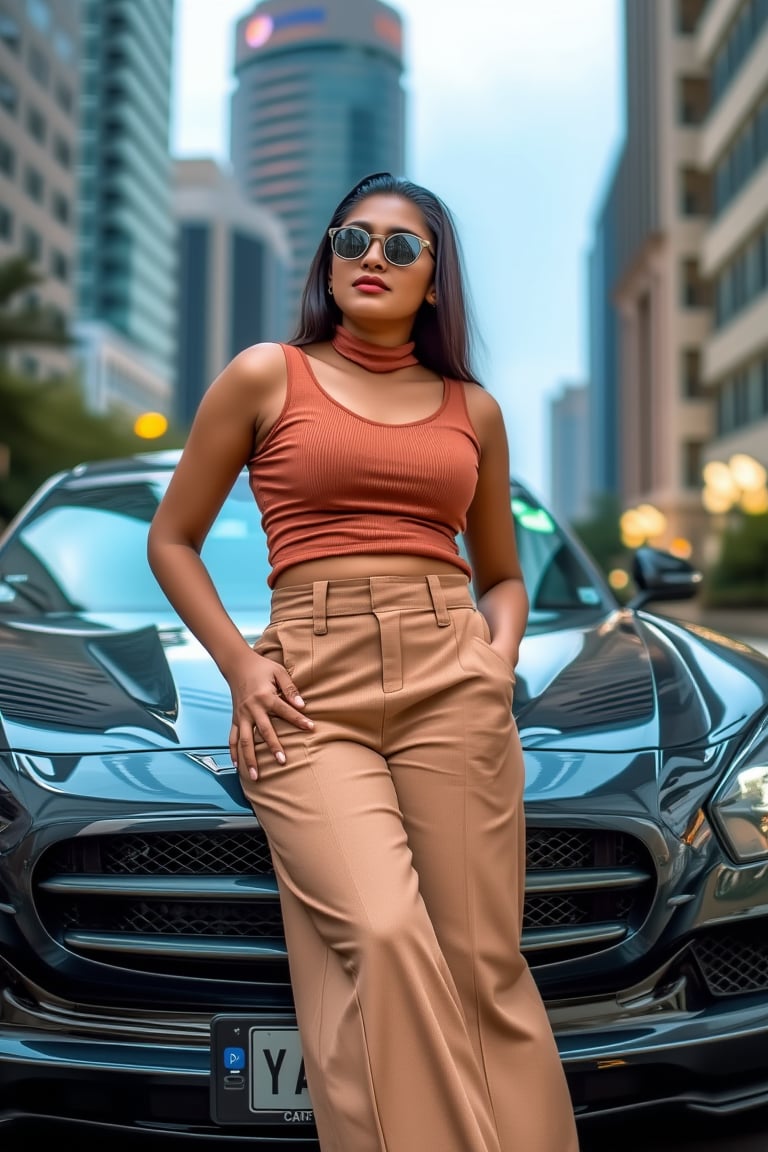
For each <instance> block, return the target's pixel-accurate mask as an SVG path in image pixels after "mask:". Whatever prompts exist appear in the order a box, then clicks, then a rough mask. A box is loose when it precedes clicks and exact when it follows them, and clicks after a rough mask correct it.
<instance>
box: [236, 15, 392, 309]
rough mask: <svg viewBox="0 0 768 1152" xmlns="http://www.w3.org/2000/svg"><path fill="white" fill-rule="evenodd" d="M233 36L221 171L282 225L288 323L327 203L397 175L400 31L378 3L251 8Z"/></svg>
mask: <svg viewBox="0 0 768 1152" xmlns="http://www.w3.org/2000/svg"><path fill="white" fill-rule="evenodd" d="M235 35H236V45H235V76H236V80H237V87H236V90H235V92H234V94H233V97H232V116H231V158H232V164H233V167H234V171H235V175H236V176H237V178H238V180H239V182H240V184H241V186H242V188H243V190H244V192H245V194H246V196H248V197H249V198H252V199H254V200H257V201H258V202H259V203H260V204H261V205H263V206H264V207H265V208H267V209H269V210H270V211H272V212H274V213H275V214H276V215H277V216H279V217H280V218H281V219H282V221H283V222H284V224H285V227H286V230H287V233H288V236H289V238H290V243H291V249H292V263H291V269H290V272H289V274H288V280H287V292H288V296H289V299H288V301H287V314H288V315H289V316H290V318H291V322H293V321H294V320H295V319H296V318H297V315H298V306H299V298H300V294H301V289H302V286H303V282H304V278H305V276H306V273H307V270H308V268H309V264H310V261H311V259H312V256H313V254H314V251H315V248H316V246H317V243H318V240H319V238H320V236H321V235H322V232H323V228H324V227H326V225H327V222H328V217H329V216H330V214H331V212H332V210H333V208H334V207H335V205H336V203H337V202H338V201H339V199H340V198H341V197H342V196H343V195H344V193H345V192H346V191H347V189H348V188H350V187H351V186H352V185H353V184H354V183H355V181H356V180H358V179H359V178H360V177H361V176H364V175H366V174H367V173H368V172H378V171H390V172H394V173H402V171H403V163H404V151H405V147H404V137H405V101H404V93H403V89H402V84H401V79H402V73H403V56H402V47H403V44H402V42H403V28H402V22H401V19H400V16H399V15H398V13H397V12H396V11H395V10H394V9H393V8H391V7H390V6H389V5H387V4H383V3H381V2H380V0H324V2H322V3H319V2H314V3H309V2H308V0H263V2H262V3H260V4H257V5H256V6H255V7H254V9H253V10H252V11H251V13H250V14H249V15H247V16H245V17H243V19H241V20H240V21H238V23H237V25H236V32H235Z"/></svg>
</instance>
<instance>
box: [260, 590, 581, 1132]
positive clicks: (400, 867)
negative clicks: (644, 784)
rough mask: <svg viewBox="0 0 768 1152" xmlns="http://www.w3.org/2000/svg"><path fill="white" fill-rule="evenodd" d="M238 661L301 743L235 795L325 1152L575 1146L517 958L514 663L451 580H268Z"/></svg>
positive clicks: (520, 819)
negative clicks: (251, 665)
mask: <svg viewBox="0 0 768 1152" xmlns="http://www.w3.org/2000/svg"><path fill="white" fill-rule="evenodd" d="M256 650H257V651H258V652H259V653H260V654H262V655H263V656H267V657H269V658H271V659H274V660H276V661H278V662H279V663H282V664H283V665H284V666H285V667H286V668H287V669H288V671H289V672H290V674H291V676H292V677H293V680H294V682H295V684H296V686H297V688H298V690H299V692H300V693H301V695H302V696H303V697H304V699H305V701H306V714H307V715H308V716H309V717H311V719H312V720H313V721H314V725H315V727H314V730H312V731H306V730H299V729H297V728H295V727H293V726H292V725H289V724H287V723H286V722H284V721H280V720H278V721H277V724H276V727H277V730H278V732H279V735H280V740H281V743H282V745H283V748H284V750H285V753H286V757H287V760H286V763H285V765H280V764H278V763H277V762H276V761H275V760H274V758H273V757H272V756H271V754H270V753H269V752H268V750H267V749H266V747H264V746H261V749H260V752H261V754H260V755H259V778H258V780H257V781H245V782H244V788H245V791H246V795H247V798H248V800H249V802H250V804H251V806H252V807H253V809H254V812H255V814H256V815H257V817H258V819H259V821H260V822H261V824H262V826H263V828H264V831H265V834H266V836H267V839H268V842H269V845H270V849H271V852H272V858H273V862H274V868H275V873H276V876H277V882H278V886H279V893H280V900H281V908H282V914H283V920H284V926H285V936H286V944H287V949H288V959H289V967H290V975H291V984H292V988H293V994H294V1000H295V1005H296V1013H297V1021H298V1028H299V1033H300V1037H301V1044H302V1050H303V1054H304V1059H305V1070H306V1075H307V1083H308V1089H309V1095H310V1098H311V1100H312V1104H313V1108H314V1113H315V1120H316V1124H317V1129H318V1134H319V1138H320V1145H321V1147H322V1149H323V1152H425V1149H434V1150H435V1152H575V1150H576V1149H577V1138H576V1130H575V1124H574V1119H573V1110H572V1107H571V1100H570V1096H569V1093H568V1088H567V1085H566V1081H565V1076H564V1074H563V1070H562V1066H561V1062H560V1058H559V1054H558V1051H557V1047H556V1045H555V1041H554V1038H553V1035H552V1031H551V1028H550V1025H549V1020H548V1017H547V1015H546V1012H545V1009H544V1005H543V1003H542V1000H541V998H540V995H539V993H538V990H537V988H536V985H535V984H534V982H533V979H532V977H531V974H530V971H529V969H528V965H527V964H526V962H525V959H524V958H523V956H522V955H521V952H520V932H521V923H522V911H523V892H524V869H525V828H524V813H523V760H522V753H521V749H520V743H519V739H518V735H517V729H516V727H515V723H514V719H513V717H512V712H511V703H512V685H513V679H514V677H513V673H512V669H511V668H510V667H509V666H508V665H507V664H506V662H505V661H504V660H503V659H502V658H501V657H500V656H499V655H498V654H497V653H496V652H494V651H493V649H492V648H491V647H490V644H489V635H488V629H487V624H486V623H485V620H484V618H483V616H482V615H481V613H480V612H479V611H478V610H477V608H476V607H475V603H474V601H473V599H472V596H471V593H470V590H469V586H468V583H467V580H466V579H465V578H464V577H463V576H462V575H461V574H460V573H457V574H456V576H444V575H441V576H429V577H422V578H410V577H408V578H404V577H391V576H381V577H373V578H371V579H364V580H339V581H331V582H327V581H319V582H316V583H314V584H309V585H302V586H300V587H287V588H284V589H277V590H276V591H275V592H274V593H273V597H272V615H271V622H270V624H269V625H268V627H267V628H266V629H265V631H264V633H263V634H262V636H261V638H260V640H259V641H258V642H257V645H256Z"/></svg>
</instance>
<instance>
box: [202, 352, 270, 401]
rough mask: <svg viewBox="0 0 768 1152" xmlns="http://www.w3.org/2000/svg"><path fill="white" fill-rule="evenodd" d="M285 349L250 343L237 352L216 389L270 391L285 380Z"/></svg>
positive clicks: (217, 381) (258, 394)
mask: <svg viewBox="0 0 768 1152" xmlns="http://www.w3.org/2000/svg"><path fill="white" fill-rule="evenodd" d="M285 376H286V366H285V353H284V352H283V348H282V345H280V344H273V343H263V344H251V345H250V347H248V348H244V349H243V351H242V352H238V354H237V355H236V356H234V357H233V358H232V359H231V360H230V362H229V363H228V364H227V366H226V368H224V370H223V371H222V372H221V373H220V374H219V375H218V376H217V378H216V379H215V380H214V382H213V385H212V387H216V388H217V390H219V391H222V390H227V391H229V390H232V391H235V392H238V391H241V390H247V391H248V393H249V394H255V395H256V396H262V397H263V396H265V395H268V394H269V392H270V391H271V389H273V388H275V387H278V388H279V387H280V386H281V385H283V384H284V383H285Z"/></svg>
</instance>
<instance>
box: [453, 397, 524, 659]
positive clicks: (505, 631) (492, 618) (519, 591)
mask: <svg viewBox="0 0 768 1152" xmlns="http://www.w3.org/2000/svg"><path fill="white" fill-rule="evenodd" d="M466 387H467V403H468V408H469V413H470V417H471V419H472V423H473V425H474V428H475V432H476V433H477V437H478V439H479V441H480V449H481V457H480V470H479V475H478V481H477V489H476V491H475V496H474V499H473V501H472V504H471V506H470V509H469V512H468V514H467V529H466V533H465V539H466V543H467V551H468V553H469V560H470V563H471V565H472V574H473V582H474V586H475V591H476V594H477V603H478V608H479V609H480V611H481V612H482V613H483V615H484V616H485V618H486V620H487V621H488V627H489V629H490V632H491V644H492V646H493V648H495V649H496V650H497V651H498V652H499V653H500V655H502V656H503V657H504V659H505V660H507V661H508V662H509V664H510V665H511V666H512V667H513V668H514V667H515V665H516V664H517V660H518V655H519V650H520V641H521V639H522V637H523V633H524V631H525V625H526V621H527V619H528V594H527V592H526V590H525V584H524V583H523V573H522V569H521V567H520V560H519V558H518V554H517V541H516V539H515V524H514V519H513V516H512V507H511V502H510V491H509V448H508V444H507V434H506V429H505V427H504V420H503V417H502V413H501V409H500V408H499V405H498V403H497V402H496V400H495V399H494V398H493V397H492V396H490V395H489V393H487V392H485V391H483V389H482V388H479V387H478V386H476V385H467V386H466Z"/></svg>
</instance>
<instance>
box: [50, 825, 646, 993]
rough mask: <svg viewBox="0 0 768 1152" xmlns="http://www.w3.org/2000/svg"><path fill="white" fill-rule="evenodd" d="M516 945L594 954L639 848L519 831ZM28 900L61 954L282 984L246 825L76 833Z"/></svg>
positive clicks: (620, 913) (257, 835)
mask: <svg viewBox="0 0 768 1152" xmlns="http://www.w3.org/2000/svg"><path fill="white" fill-rule="evenodd" d="M527 858H528V873H527V879H526V901H525V915H524V925H523V927H524V931H523V948H524V950H525V952H526V953H527V954H528V957H529V961H530V962H531V964H532V965H533V966H535V965H536V964H537V963H549V962H551V961H552V960H564V959H571V958H573V957H574V956H582V955H587V954H590V953H594V952H597V951H600V950H601V949H603V948H606V947H608V946H610V945H613V944H616V943H618V942H619V941H621V940H622V939H624V938H625V937H626V936H627V935H628V934H630V933H631V932H632V931H634V930H636V929H637V928H638V927H639V926H640V924H641V923H642V921H643V920H644V919H645V917H646V915H647V913H648V910H649V908H650V905H651V902H652V900H653V895H654V890H655V879H654V877H655V873H654V870H653V866H652V864H651V861H650V856H649V854H648V852H647V850H646V849H645V847H644V845H643V844H642V843H641V842H639V841H637V840H635V839H634V838H633V837H631V836H628V835H626V834H624V833H621V832H614V831H610V830H602V829H590V830H583V829H562V828H544V827H534V828H530V829H529V833H528V843H527ZM34 884H35V901H36V906H37V911H38V914H39V916H40V918H41V921H42V922H43V924H44V926H45V928H46V930H47V931H48V932H49V933H50V934H51V935H52V936H53V937H54V939H57V940H58V941H60V942H61V944H63V945H64V946H66V947H67V948H68V949H69V950H70V951H73V952H76V953H79V954H80V955H83V956H88V957H91V958H93V959H96V960H98V961H99V962H101V963H106V964H114V965H118V966H120V967H133V968H136V969H145V970H151V971H152V972H155V973H165V974H168V975H172V974H184V975H195V976H198V977H210V978H212V979H235V978H238V977H239V978H242V974H243V965H244V964H247V963H251V962H253V961H254V960H258V961H260V962H262V963H263V965H265V967H261V968H260V969H259V972H260V976H261V977H262V978H263V979H269V980H271V981H274V982H277V983H287V981H288V974H287V965H286V964H285V941H284V938H283V930H282V922H281V917H280V907H279V900H278V895H277V886H276V881H275V876H274V872H273V869H272V862H271V858H270V853H269V848H268V846H267V842H266V839H265V837H264V833H263V832H262V830H261V829H260V828H258V827H254V828H253V829H242V828H241V829H226V828H224V829H218V830H214V831H191V832H173V831H172V832H147V833H135V832H131V833H125V834H121V835H99V836H88V837H86V836H83V837H78V838H77V839H73V840H66V841H62V842H60V843H59V844H57V845H54V846H53V847H52V848H50V849H49V850H48V851H47V853H45V854H44V855H43V857H42V859H41V861H40V862H39V864H38V867H37V868H36V870H35V881H34Z"/></svg>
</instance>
